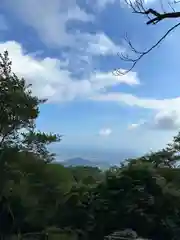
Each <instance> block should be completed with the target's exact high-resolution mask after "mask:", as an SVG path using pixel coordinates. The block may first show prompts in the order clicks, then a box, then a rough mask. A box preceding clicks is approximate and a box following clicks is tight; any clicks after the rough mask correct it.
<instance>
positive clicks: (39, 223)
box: [0, 52, 180, 240]
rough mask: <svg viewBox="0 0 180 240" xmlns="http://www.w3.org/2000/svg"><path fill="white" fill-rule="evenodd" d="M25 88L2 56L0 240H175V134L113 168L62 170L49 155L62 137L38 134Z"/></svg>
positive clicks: (179, 178)
mask: <svg viewBox="0 0 180 240" xmlns="http://www.w3.org/2000/svg"><path fill="white" fill-rule="evenodd" d="M27 67H28V66H27ZM30 88H31V86H27V85H26V82H25V80H24V79H20V78H18V77H17V76H16V75H15V74H13V73H12V71H11V62H10V60H9V58H8V53H7V52H5V53H4V54H3V55H1V56H0V237H1V239H11V238H12V239H48V238H49V239H62V240H63V239H66V240H67V239H69V240H70V239H71V240H73V239H74V240H75V239H84V240H86V239H87V240H96V239H97V240H101V239H122V238H121V237H122V236H124V238H125V237H128V238H127V239H137V236H141V237H143V238H147V239H152V240H161V239H162V240H166V239H168V240H169V239H179V236H180V169H179V166H178V160H179V152H180V134H178V135H177V136H176V137H175V138H174V140H173V142H172V144H169V145H168V146H167V147H166V148H165V149H163V150H161V151H159V152H155V153H154V152H153V153H150V154H148V155H146V156H143V157H141V158H139V159H130V160H128V161H124V162H123V164H122V165H121V167H119V168H118V167H113V168H111V169H109V170H108V171H105V172H102V171H100V170H99V169H97V168H92V167H68V168H65V167H64V166H62V165H60V164H58V163H56V162H54V161H53V160H54V155H52V154H51V153H50V152H49V151H48V148H47V146H48V145H49V144H50V143H54V142H57V141H60V140H61V137H60V136H58V135H53V134H46V133H41V132H39V131H37V130H36V125H35V120H36V118H37V117H38V114H39V105H40V104H43V103H44V102H45V100H40V99H38V98H37V97H34V96H33V95H32V92H31V90H30ZM107 236H109V237H107ZM28 237H30V238H28Z"/></svg>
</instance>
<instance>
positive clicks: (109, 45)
mask: <svg viewBox="0 0 180 240" xmlns="http://www.w3.org/2000/svg"><path fill="white" fill-rule="evenodd" d="M86 38H87V40H88V41H89V42H90V44H89V47H88V51H89V52H90V53H92V54H94V55H100V54H102V55H107V54H114V55H115V54H117V53H122V52H125V49H124V48H123V47H120V46H117V45H115V44H114V43H113V42H112V40H111V39H110V38H108V36H106V35H105V34H103V33H98V34H96V35H90V34H88V35H86Z"/></svg>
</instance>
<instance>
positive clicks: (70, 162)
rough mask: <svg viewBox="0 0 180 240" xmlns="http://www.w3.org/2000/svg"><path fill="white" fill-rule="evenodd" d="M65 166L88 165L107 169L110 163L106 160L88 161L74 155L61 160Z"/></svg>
mask: <svg viewBox="0 0 180 240" xmlns="http://www.w3.org/2000/svg"><path fill="white" fill-rule="evenodd" d="M61 163H62V164H63V165H64V166H65V167H69V166H73V167H76V166H90V167H99V168H101V169H107V168H109V167H110V164H109V163H107V162H96V161H90V160H87V159H84V158H80V157H76V158H71V159H67V160H65V161H63V162H61Z"/></svg>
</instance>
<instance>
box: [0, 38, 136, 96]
mask: <svg viewBox="0 0 180 240" xmlns="http://www.w3.org/2000/svg"><path fill="white" fill-rule="evenodd" d="M4 50H8V51H9V55H10V58H11V59H12V64H13V65H12V69H13V71H14V72H15V73H16V74H18V75H19V76H22V77H24V78H25V79H26V80H27V81H29V83H32V84H33V92H34V93H35V94H37V95H38V96H40V97H47V98H49V100H50V101H68V100H73V99H76V98H86V99H92V98H93V96H94V95H97V94H100V93H102V92H105V91H106V89H107V88H110V87H112V86H115V85H119V84H122V83H124V84H128V85H136V84H139V79H138V77H137V74H136V73H135V72H131V73H129V75H126V76H121V77H116V76H114V75H113V74H112V73H111V72H108V73H102V72H97V73H91V75H90V76H89V77H88V78H84V79H81V80H77V79H74V78H72V76H71V72H70V71H68V70H67V69H64V67H65V66H66V64H67V62H66V61H65V62H64V61H61V60H59V59H55V58H44V59H39V58H36V57H35V56H34V55H33V54H30V55H28V54H27V53H26V51H24V50H23V48H22V47H21V45H20V44H18V43H17V42H15V41H9V42H6V43H0V52H3V51H4Z"/></svg>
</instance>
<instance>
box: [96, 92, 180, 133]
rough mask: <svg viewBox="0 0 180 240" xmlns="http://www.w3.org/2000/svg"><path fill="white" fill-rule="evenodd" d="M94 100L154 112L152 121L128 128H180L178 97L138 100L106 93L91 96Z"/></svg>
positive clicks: (128, 95)
mask: <svg viewBox="0 0 180 240" xmlns="http://www.w3.org/2000/svg"><path fill="white" fill-rule="evenodd" d="M93 99H94V100H99V101H113V102H119V103H124V104H127V105H128V106H131V107H140V108H145V109H149V110H154V111H155V115H154V117H153V118H152V119H150V120H146V121H145V122H139V123H133V124H131V125H130V126H129V127H128V128H129V129H134V128H138V127H140V126H142V125H145V126H146V127H148V128H151V129H152V128H153V129H160V130H175V129H179V128H180V109H179V105H180V97H177V98H169V99H151V98H139V97H137V96H134V95H132V94H125V93H108V94H100V95H97V96H93Z"/></svg>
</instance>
